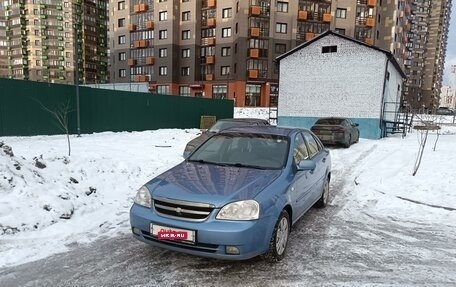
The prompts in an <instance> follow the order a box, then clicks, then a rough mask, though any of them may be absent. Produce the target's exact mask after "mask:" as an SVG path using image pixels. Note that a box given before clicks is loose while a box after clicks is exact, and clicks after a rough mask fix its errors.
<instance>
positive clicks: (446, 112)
mask: <svg viewBox="0 0 456 287" xmlns="http://www.w3.org/2000/svg"><path fill="white" fill-rule="evenodd" d="M435 114H436V115H444V116H453V115H454V111H453V110H452V109H450V108H447V107H440V108H438V109H437V110H436V111H435Z"/></svg>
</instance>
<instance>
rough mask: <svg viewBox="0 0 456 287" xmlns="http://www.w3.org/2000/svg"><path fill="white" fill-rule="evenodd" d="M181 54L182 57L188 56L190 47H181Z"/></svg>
mask: <svg viewBox="0 0 456 287" xmlns="http://www.w3.org/2000/svg"><path fill="white" fill-rule="evenodd" d="M181 55H182V58H190V49H182V51H181Z"/></svg>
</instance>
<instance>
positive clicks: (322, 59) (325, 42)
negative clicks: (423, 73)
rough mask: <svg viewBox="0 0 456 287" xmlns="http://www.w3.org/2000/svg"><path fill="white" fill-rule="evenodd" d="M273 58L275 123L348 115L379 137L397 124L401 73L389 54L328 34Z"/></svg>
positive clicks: (300, 123) (364, 130) (299, 123)
mask: <svg viewBox="0 0 456 287" xmlns="http://www.w3.org/2000/svg"><path fill="white" fill-rule="evenodd" d="M277 59H278V61H279V64H280V76H279V101H278V124H279V125H286V126H298V127H304V128H310V127H311V126H312V125H313V124H314V123H315V121H316V120H317V119H318V118H319V117H328V116H336V117H348V118H351V119H352V120H353V121H354V122H356V123H358V124H359V129H360V132H361V137H363V138H375V139H377V138H381V137H382V136H383V135H384V134H385V125H389V124H391V123H390V122H394V121H396V117H397V111H398V108H399V105H400V95H401V90H402V82H403V78H405V74H404V73H403V71H402V70H401V68H400V66H399V64H398V63H397V61H396V60H395V59H394V57H393V55H392V54H391V53H390V52H388V51H385V50H382V49H379V48H377V47H374V46H370V45H368V44H366V43H364V42H360V41H357V40H355V39H352V38H349V37H347V36H344V35H340V34H337V33H335V32H332V31H328V32H325V33H323V34H321V35H320V36H318V37H316V38H314V39H312V40H311V41H308V42H306V43H303V44H302V45H300V46H298V47H296V48H294V49H292V50H290V51H289V52H287V53H285V54H283V55H281V56H279V57H278V58H277Z"/></svg>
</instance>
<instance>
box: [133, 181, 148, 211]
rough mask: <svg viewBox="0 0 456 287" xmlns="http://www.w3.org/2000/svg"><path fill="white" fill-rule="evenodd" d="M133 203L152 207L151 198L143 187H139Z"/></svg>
mask: <svg viewBox="0 0 456 287" xmlns="http://www.w3.org/2000/svg"><path fill="white" fill-rule="evenodd" d="M135 203H136V204H139V205H141V206H144V207H148V208H151V207H152V198H151V197H150V192H149V189H147V187H146V186H145V185H143V186H141V188H140V189H139V190H138V192H137V193H136V196H135Z"/></svg>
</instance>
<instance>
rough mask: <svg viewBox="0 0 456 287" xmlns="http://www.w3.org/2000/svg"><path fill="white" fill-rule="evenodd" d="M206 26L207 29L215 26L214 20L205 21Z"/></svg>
mask: <svg viewBox="0 0 456 287" xmlns="http://www.w3.org/2000/svg"><path fill="white" fill-rule="evenodd" d="M207 26H208V27H214V26H215V18H209V19H207Z"/></svg>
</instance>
